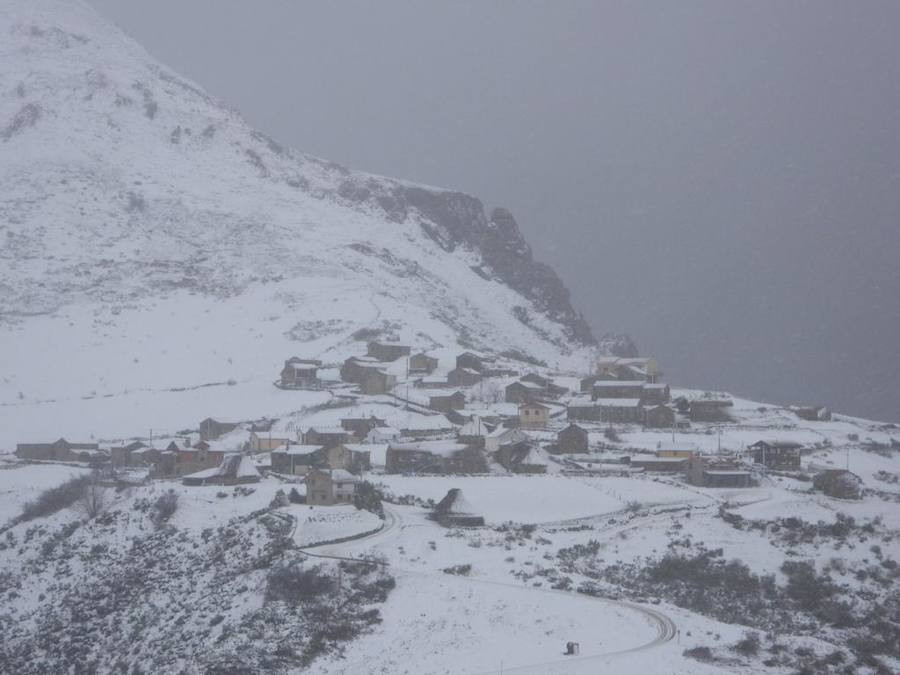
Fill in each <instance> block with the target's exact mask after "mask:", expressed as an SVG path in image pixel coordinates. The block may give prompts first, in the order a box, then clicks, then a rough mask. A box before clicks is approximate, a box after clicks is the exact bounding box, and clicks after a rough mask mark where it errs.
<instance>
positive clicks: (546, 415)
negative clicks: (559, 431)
mask: <svg viewBox="0 0 900 675" xmlns="http://www.w3.org/2000/svg"><path fill="white" fill-rule="evenodd" d="M549 419H550V411H549V410H547V409H545V408H537V407H532V406H523V407H522V408H521V409H520V410H519V426H521V427H522V428H523V429H534V428H540V427H545V426H547V421H548V420H549Z"/></svg>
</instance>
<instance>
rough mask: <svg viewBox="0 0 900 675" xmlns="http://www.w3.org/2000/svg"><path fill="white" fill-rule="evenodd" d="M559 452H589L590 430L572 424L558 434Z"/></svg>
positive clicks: (557, 444)
mask: <svg viewBox="0 0 900 675" xmlns="http://www.w3.org/2000/svg"><path fill="white" fill-rule="evenodd" d="M556 449H557V452H570V453H572V452H578V453H582V452H587V451H588V432H587V430H586V429H584V428H583V427H580V426H578V425H577V424H570V425H569V426H567V427H566V428H565V429H563V430H562V431H560V432H559V433H558V434H557V435H556Z"/></svg>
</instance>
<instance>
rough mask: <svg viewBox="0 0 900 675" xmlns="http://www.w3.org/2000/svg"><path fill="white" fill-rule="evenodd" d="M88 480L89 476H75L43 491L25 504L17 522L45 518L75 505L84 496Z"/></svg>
mask: <svg viewBox="0 0 900 675" xmlns="http://www.w3.org/2000/svg"><path fill="white" fill-rule="evenodd" d="M90 479H91V477H90V476H77V477H75V478H71V479H69V480H67V481H66V482H65V483H62V484H60V485H57V486H56V487H52V488H50V489H49V490H45V491H44V492H42V493H41V494H40V495H38V496H37V498H36V499H34V500H32V501H30V502H28V503H27V504H25V506H24V507H23V508H22V515H20V516H19V521H26V520H34V519H35V518H46V517H47V516H49V515H52V514H54V513H56V512H57V511H61V510H62V509H65V508H68V507H70V506H73V505H75V504H76V502H78V500H79V499H81V497H82V495H83V494H84V491H85V488H86V487H87V485H88V483H89V482H90Z"/></svg>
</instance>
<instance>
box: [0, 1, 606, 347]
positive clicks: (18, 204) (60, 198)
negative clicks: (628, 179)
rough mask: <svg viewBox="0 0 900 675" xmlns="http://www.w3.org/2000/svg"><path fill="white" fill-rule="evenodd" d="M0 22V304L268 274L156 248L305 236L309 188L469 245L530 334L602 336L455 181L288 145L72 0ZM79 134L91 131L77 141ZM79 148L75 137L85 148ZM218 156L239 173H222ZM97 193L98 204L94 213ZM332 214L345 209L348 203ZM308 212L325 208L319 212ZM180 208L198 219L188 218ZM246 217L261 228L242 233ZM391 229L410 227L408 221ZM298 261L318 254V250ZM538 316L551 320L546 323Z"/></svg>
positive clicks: (517, 235)
mask: <svg viewBox="0 0 900 675" xmlns="http://www.w3.org/2000/svg"><path fill="white" fill-rule="evenodd" d="M26 6H27V10H25V7H26ZM17 10H21V11H17ZM26 12H27V19H26V18H25V14H26ZM0 20H2V26H3V29H4V30H3V32H5V33H7V34H8V35H10V36H11V38H12V39H11V40H9V41H8V42H7V46H6V47H5V48H0V56H2V58H3V61H4V63H7V64H11V66H12V67H11V68H10V69H9V70H8V71H7V72H6V73H5V74H4V75H3V76H2V79H0V84H2V89H3V90H4V91H6V92H8V95H7V96H6V97H5V98H4V99H3V103H2V104H0V144H2V145H3V146H5V147H4V150H6V152H5V153H4V154H5V156H6V157H7V158H8V159H7V161H6V162H0V170H3V169H6V170H5V171H4V173H5V174H6V177H7V178H8V179H9V181H10V182H9V184H10V185H13V186H14V190H15V192H16V197H15V198H10V197H9V196H7V197H6V199H2V200H0V216H3V218H4V220H5V221H6V222H7V223H8V225H7V227H6V230H7V231H6V232H5V243H6V245H5V247H4V248H6V252H5V254H4V255H3V257H4V258H5V259H6V260H7V261H9V263H10V265H9V268H10V269H11V271H12V273H11V274H10V273H7V274H6V275H2V276H0V284H2V286H0V287H2V288H3V290H4V291H5V293H4V297H5V298H6V300H5V302H4V303H3V307H2V308H0V316H5V317H7V318H10V317H13V316H17V315H22V314H27V313H42V312H47V311H51V312H52V311H56V310H58V309H59V308H61V307H62V306H64V305H65V304H67V303H69V302H71V301H73V300H75V299H78V298H79V297H81V298H85V299H88V300H95V299H97V298H98V296H100V297H102V298H103V299H104V301H109V300H110V297H112V298H114V299H117V300H120V301H121V300H125V299H127V297H128V295H129V294H131V295H134V294H137V295H141V294H142V293H143V292H145V291H147V290H153V289H156V290H160V289H165V288H170V287H172V288H178V287H184V288H189V289H194V290H195V291H198V292H208V293H211V294H213V295H216V294H217V293H225V294H229V293H233V292H239V290H241V289H243V288H246V283H247V282H248V281H247V277H253V279H252V280H253V281H256V280H258V279H271V278H272V277H273V276H278V275H267V274H266V273H264V272H260V273H259V274H255V275H247V274H244V275H240V274H238V275H235V274H223V272H222V270H221V269H213V267H212V266H211V265H210V264H209V262H210V260H209V257H208V256H204V255H202V254H197V253H196V251H195V254H194V255H187V256H184V255H182V256H177V255H171V252H169V253H170V254H169V255H168V256H167V255H159V254H160V253H162V252H163V251H165V250H166V249H167V248H168V245H169V244H170V243H171V242H172V240H174V241H175V242H176V243H179V244H183V245H184V246H185V247H186V248H188V249H190V248H191V245H192V244H197V243H199V242H203V241H204V239H206V240H207V241H206V244H207V247H209V239H210V235H211V234H213V235H217V236H219V237H221V238H222V240H223V241H224V240H229V243H231V244H232V245H234V246H244V247H246V246H250V245H252V244H253V243H254V242H255V243H256V244H257V245H259V244H260V242H263V243H265V242H266V240H268V242H269V243H271V242H275V241H278V238H279V236H280V237H284V236H288V235H289V236H293V237H295V238H303V239H306V238H307V236H308V232H306V231H302V230H303V229H309V228H308V226H309V224H310V223H309V222H308V220H309V218H307V219H304V218H303V215H307V216H308V215H310V211H312V210H313V209H310V208H308V207H309V206H310V202H311V201H318V202H320V204H324V203H327V204H329V205H335V206H337V207H339V208H341V209H349V210H352V211H354V212H355V213H357V214H362V215H363V216H364V217H371V216H376V217H378V218H379V219H381V220H384V221H386V222H388V223H393V224H396V225H398V226H404V225H405V226H407V228H408V227H410V226H412V227H415V228H418V229H420V230H421V232H422V234H423V235H424V236H425V238H426V239H427V240H428V241H430V242H433V244H435V245H436V246H437V247H438V248H439V249H441V250H442V251H444V252H447V253H461V254H462V255H463V256H465V257H467V258H470V259H471V260H469V262H471V263H472V264H469V265H468V267H469V269H470V270H471V273H472V274H473V275H474V276H476V277H478V278H479V279H482V280H490V281H496V282H499V283H501V284H504V285H506V286H508V287H509V288H510V289H512V290H513V291H514V292H515V293H517V294H518V295H520V296H522V298H523V299H524V300H525V301H526V302H523V303H522V306H521V309H518V310H516V313H515V314H514V318H516V319H517V320H518V321H520V322H522V323H524V324H525V325H527V326H529V327H531V328H533V329H534V330H533V332H534V333H535V334H536V335H537V336H540V337H547V336H550V338H551V341H553V342H554V343H555V344H556V346H557V347H558V348H562V349H563V350H566V349H568V345H567V344H566V343H568V342H571V343H574V344H575V346H591V345H595V344H596V340H595V338H594V336H593V335H592V333H591V329H590V327H589V326H588V325H587V323H586V322H585V320H584V319H583V317H582V316H581V315H580V314H579V313H578V312H576V311H575V309H574V308H573V307H572V305H571V302H570V299H569V292H568V290H567V289H566V288H565V286H564V285H563V284H562V282H561V281H560V279H559V277H558V276H557V275H556V274H555V272H553V270H552V269H551V268H550V267H548V266H547V265H545V264H543V263H539V262H537V261H535V260H534V258H533V254H532V251H531V248H530V247H529V246H528V244H527V242H526V241H525V239H524V237H523V236H522V235H521V232H520V231H519V229H518V225H517V224H516V222H515V220H514V218H513V217H512V215H511V214H510V213H509V212H508V211H507V210H505V209H494V210H493V211H492V212H491V213H490V214H488V213H487V212H486V210H485V208H484V206H483V204H482V203H481V201H480V200H478V199H477V198H475V197H473V196H470V195H467V194H464V193H461V192H456V191H452V190H445V189H442V188H434V187H429V186H424V185H419V184H416V183H412V182H409V181H401V180H395V179H390V178H385V177H380V176H374V175H372V174H368V173H361V172H354V171H350V170H349V169H346V168H344V167H342V166H340V165H338V164H336V163H333V162H328V161H326V160H322V159H319V158H316V157H312V156H310V155H306V154H303V153H299V152H297V151H295V150H292V149H290V148H286V147H284V146H282V145H281V144H279V143H277V142H276V141H274V140H273V139H271V138H270V137H269V136H267V135H266V134H264V133H262V132H259V131H257V130H255V129H252V128H251V127H250V126H249V125H247V124H246V122H245V121H244V120H243V119H242V118H241V117H240V116H239V115H238V114H237V113H236V112H235V111H233V110H231V109H229V108H227V107H225V106H223V105H222V104H221V103H219V102H217V101H215V100H214V99H213V98H212V97H211V96H210V95H209V94H208V93H206V92H205V91H204V90H203V89H202V88H200V87H199V86H197V85H196V84H194V83H192V82H190V81H189V80H186V79H185V78H183V77H181V76H180V75H178V74H176V73H174V72H172V71H171V70H169V69H168V68H166V67H165V66H163V65H161V64H159V63H157V62H156V61H155V60H153V59H152V57H150V56H149V55H147V54H146V52H144V50H143V49H142V48H141V47H140V46H139V45H137V43H134V42H133V41H132V40H131V39H130V38H127V37H125V36H124V35H123V34H122V33H121V32H120V31H119V30H118V29H113V28H112V27H111V26H109V25H108V24H106V23H105V21H104V20H102V19H101V18H100V17H99V16H98V15H97V14H96V13H95V12H94V10H93V9H92V8H90V7H89V6H88V5H86V4H85V3H83V2H80V1H79V0H72V1H70V2H64V1H62V0H40V1H39V2H37V3H21V2H12V4H11V5H9V6H7V9H5V10H3V12H2V13H0ZM85 137H88V138H90V139H91V141H92V143H95V144H96V145H91V147H90V148H84V147H82V148H79V141H81V140H83V139H84V138H85ZM81 145H82V146H84V145H85V144H83V143H82V144H81ZM48 146H49V147H48ZM79 149H82V150H84V152H83V153H81V154H80V155H79V153H78V150H79ZM142 153H145V154H146V155H147V156H141V154H142ZM92 155H93V156H92ZM15 158H19V160H18V161H16V159H15ZM148 160H150V161H148ZM153 160H156V161H153ZM4 165H5V166H4ZM222 167H224V168H226V169H228V170H229V171H231V173H232V174H233V175H231V176H228V175H223V174H222V173H221V171H220V170H221V168H222ZM251 177H255V178H256V179H257V181H258V182H257V183H256V184H255V187H256V188H257V190H259V194H257V195H256V198H257V199H258V201H259V204H260V205H262V204H263V203H266V206H265V207H264V208H261V209H260V213H254V212H253V211H254V209H253V207H252V206H251V207H250V208H248V205H249V204H250V203H252V202H249V200H247V201H244V202H243V203H239V202H238V200H235V199H233V198H232V197H233V195H234V194H235V193H236V192H237V193H240V188H241V187H243V186H241V185H234V183H235V181H237V182H238V183H244V184H245V185H246V184H247V183H250V180H251ZM166 179H168V180H166ZM50 186H54V187H52V188H51V187H50ZM21 195H24V197H23V196H21ZM91 201H93V202H95V203H97V202H99V203H100V208H99V209H94V210H93V211H92V210H91V209H90V203H91ZM278 202H281V203H280V204H279V203H278ZM290 202H295V204H293V206H294V207H295V209H294V210H295V212H298V213H299V216H295V217H290V218H286V217H284V211H285V209H284V208H283V207H284V206H285V205H286V204H285V203H287V205H290ZM86 204H87V205H88V206H87V207H86ZM211 206H212V208H211ZM216 206H220V207H222V208H221V211H220V212H217V209H216V208H215V207H216ZM272 206H275V207H276V208H275V209H273V208H271V207H272ZM288 210H290V209H288ZM273 211H280V213H273ZM319 211H321V209H319ZM340 215H341V216H342V217H343V218H346V212H344V213H342V214H340ZM79 216H80V218H79ZM255 216H256V217H255ZM316 217H317V218H318V219H321V220H323V221H327V220H329V217H328V215H324V216H323V215H322V214H321V213H319V214H316ZM50 218H56V219H57V220H58V221H59V222H62V221H66V222H67V223H73V224H74V226H75V227H74V228H72V227H70V228H69V229H68V231H66V232H64V233H63V235H62V242H61V244H60V245H57V246H54V244H55V242H53V241H48V240H50V239H52V238H53V237H55V236H56V235H58V234H59V232H58V229H59V228H56V229H55V230H54V231H52V232H51V231H48V229H47V228H46V222H47V221H48V220H49V219H50ZM101 220H102V221H103V225H102V226H100V225H99V224H98V221H101ZM188 220H191V221H194V223H195V224H196V225H198V227H194V228H193V229H192V228H191V227H190V225H189V224H187V223H186V222H185V221H188ZM335 220H339V218H331V221H332V223H334V221H335ZM172 224H179V225H181V226H183V230H187V231H177V230H178V228H173V227H171V225H172ZM116 229H118V230H119V231H118V232H116V231H115V230H116ZM73 230H76V231H73ZM248 230H255V232H254V233H252V234H251V235H249V236H248V232H247V231H248ZM289 230H293V231H292V232H291V231H289ZM110 231H112V233H111V235H110ZM161 233H164V234H165V236H164V237H160V236H158V235H160V234H161ZM397 234H398V233H396V232H395V233H392V235H391V236H396V235H397ZM401 234H402V235H403V236H407V237H408V236H409V234H408V230H407V231H404V232H402V233H401ZM133 237H138V238H140V239H143V240H145V243H146V248H144V249H142V252H141V253H142V254H140V255H139V254H137V251H134V250H132V251H129V250H127V249H126V248H125V247H124V246H123V242H124V241H125V240H128V239H130V238H133ZM384 239H385V240H388V241H389V240H390V237H385V238H384ZM73 240H74V241H73ZM363 240H364V241H365V238H363ZM378 241H379V238H378V237H374V236H373V237H371V238H370V239H369V243H371V242H376V243H377V242H378ZM299 243H301V244H303V243H305V242H303V241H300V242H299ZM352 243H355V242H346V243H344V245H345V246H346V245H347V244H352ZM90 244H97V248H103V249H104V250H107V251H110V252H114V253H115V254H116V255H109V256H102V257H99V261H100V265H99V269H98V268H96V267H95V268H94V269H89V267H90V262H91V260H90V257H88V259H87V260H80V261H75V260H73V259H72V258H73V256H72V255H71V253H72V251H73V250H75V249H76V248H77V247H78V246H81V247H85V246H86V245H90ZM195 248H197V249H199V248H201V247H199V246H195ZM262 248H264V249H265V251H264V253H265V255H269V256H272V257H274V258H275V259H276V261H277V262H278V263H280V265H281V268H282V269H284V265H285V260H284V258H285V256H279V252H278V250H277V248H276V247H272V246H265V245H263V246H262ZM54 249H65V250H66V253H67V254H68V255H61V254H58V253H57V252H56V251H55V250H54ZM156 249H162V250H156ZM42 251H44V252H45V255H43V256H42V255H41V252H42ZM355 252H356V253H360V251H359V250H358V249H356V250H355ZM332 253H333V251H332ZM75 257H77V256H75ZM395 257H399V256H395ZM22 260H24V261H26V264H22V263H21V261H22ZM165 260H168V261H171V262H173V263H174V264H176V265H178V266H180V267H182V268H183V269H185V270H186V272H185V273H184V274H183V275H181V276H180V277H179V276H178V274H177V273H174V272H173V271H172V270H166V269H164V267H165V266H164V265H162V266H161V265H160V264H159V263H160V262H161V261H165ZM36 261H40V262H43V263H45V264H44V265H41V264H35V262H36ZM48 261H53V263H52V264H47V263H48ZM60 262H63V263H65V264H63V265H60V264H59V263H60ZM122 262H124V263H125V265H126V266H127V267H128V268H129V271H130V272H135V271H140V272H141V274H142V275H143V277H144V281H146V284H144V286H145V287H144V288H135V285H134V284H130V287H129V282H128V281H127V279H125V277H126V276H127V275H126V274H124V273H123V272H122V269H121V267H122ZM213 262H219V261H217V260H213ZM306 262H307V263H309V266H315V264H316V262H317V261H314V260H308V261H306ZM318 262H319V263H321V260H319V261H318ZM148 266H152V267H148ZM219 267H220V268H221V267H222V266H221V265H220V266H219ZM136 268H140V269H139V270H138V269H136ZM61 269H65V270H67V271H68V272H71V273H70V274H66V275H64V276H65V277H66V278H65V279H64V280H63V281H64V282H63V283H62V284H59V283H54V281H55V279H56V278H58V277H59V274H60V271H61ZM294 271H295V272H296V271H300V272H306V271H308V270H306V269H304V270H294ZM123 283H124V285H123ZM147 287H150V288H147ZM126 289H127V290H128V293H124V291H125V290H126ZM120 291H122V292H120ZM123 296H124V297H123ZM529 305H530V306H529ZM538 315H543V316H538ZM544 318H546V319H548V320H549V323H550V324H556V325H557V326H559V327H560V330H558V331H557V330H550V331H548V330H547V328H548V326H547V325H546V324H547V321H543V319H544ZM553 333H556V335H552V334H553Z"/></svg>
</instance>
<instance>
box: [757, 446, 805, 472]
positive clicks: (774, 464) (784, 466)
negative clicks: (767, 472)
mask: <svg viewBox="0 0 900 675" xmlns="http://www.w3.org/2000/svg"><path fill="white" fill-rule="evenodd" d="M748 450H750V452H751V453H752V457H753V461H754V463H756V464H762V465H763V466H765V467H767V468H769V469H781V470H786V471H795V470H798V469H800V455H801V452H802V450H803V444H802V443H797V442H795V441H787V440H775V441H757V442H756V443H754V444H753V445H751V446H749V448H748Z"/></svg>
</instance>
